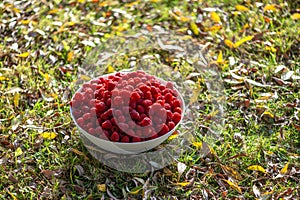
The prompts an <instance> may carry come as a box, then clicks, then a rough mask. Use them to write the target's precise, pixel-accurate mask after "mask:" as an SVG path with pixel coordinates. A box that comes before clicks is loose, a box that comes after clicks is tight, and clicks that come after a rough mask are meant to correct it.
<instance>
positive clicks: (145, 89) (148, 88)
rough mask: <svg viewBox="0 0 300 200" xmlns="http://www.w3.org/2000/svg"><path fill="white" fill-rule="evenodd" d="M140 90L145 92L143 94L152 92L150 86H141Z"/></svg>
mask: <svg viewBox="0 0 300 200" xmlns="http://www.w3.org/2000/svg"><path fill="white" fill-rule="evenodd" d="M139 89H140V90H141V91H142V92H143V93H146V92H147V91H150V90H151V87H149V86H148V85H145V84H143V85H141V86H139Z"/></svg>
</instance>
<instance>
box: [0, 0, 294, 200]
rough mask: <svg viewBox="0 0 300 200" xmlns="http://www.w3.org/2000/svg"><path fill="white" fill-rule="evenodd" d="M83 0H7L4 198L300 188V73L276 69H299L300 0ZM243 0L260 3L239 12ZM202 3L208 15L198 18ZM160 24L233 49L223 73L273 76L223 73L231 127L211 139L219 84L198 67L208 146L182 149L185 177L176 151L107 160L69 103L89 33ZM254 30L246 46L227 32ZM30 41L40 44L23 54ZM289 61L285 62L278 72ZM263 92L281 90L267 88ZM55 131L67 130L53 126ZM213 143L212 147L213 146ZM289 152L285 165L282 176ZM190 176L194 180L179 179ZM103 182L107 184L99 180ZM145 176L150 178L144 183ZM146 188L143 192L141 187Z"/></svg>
mask: <svg viewBox="0 0 300 200" xmlns="http://www.w3.org/2000/svg"><path fill="white" fill-rule="evenodd" d="M80 2H81V1H65V0H56V1H53V2H47V3H41V2H40V1H34V0H32V1H28V4H27V6H26V7H24V6H25V3H23V2H22V3H20V4H16V5H11V4H10V3H9V1H4V2H1V3H0V38H1V43H0V97H1V98H0V133H1V134H0V142H1V143H0V144H1V145H0V199H70V198H71V199H100V198H102V197H104V198H105V199H108V198H111V197H112V196H115V197H116V198H119V199H142V198H143V197H145V199H150V198H151V197H156V198H157V199H175V197H177V199H201V198H203V199H204V197H205V196H207V198H208V199H212V198H216V199H237V198H238V199H239V198H242V197H244V198H245V199H255V198H259V197H258V196H256V195H255V193H254V191H253V187H257V188H258V189H259V191H260V197H261V198H266V199H273V198H274V199H280V198H281V199H283V198H285V197H287V196H289V195H293V197H294V198H296V197H298V196H300V194H299V189H300V188H299V170H300V164H299V163H300V162H299V161H300V160H299V159H300V157H299V156H300V150H299V149H300V137H299V135H300V134H299V127H298V126H299V125H300V121H299V118H300V112H299V111H300V103H299V99H300V93H299V88H300V87H299V86H300V80H299V78H298V79H288V80H285V81H286V82H287V83H286V84H280V80H279V83H278V82H276V80H275V78H277V79H281V78H284V73H286V72H288V71H293V72H294V75H295V76H298V77H299V76H300V68H299V66H300V59H299V58H300V52H299V49H300V48H299V45H300V41H299V37H298V35H299V33H300V32H299V31H300V29H299V25H300V21H299V19H298V20H296V19H292V15H293V14H294V13H297V12H298V13H299V4H296V3H295V2H296V1H295V2H291V1H287V3H286V2H284V1H263V3H262V5H261V6H259V4H256V3H254V2H253V1H217V2H214V1H203V2H202V1H165V0H163V1H158V2H155V1H140V2H139V3H137V4H135V5H133V6H132V5H130V4H128V3H130V2H133V1H130V2H129V1H128V2H127V1H126V2H127V3H124V2H125V1H123V2H122V3H121V2H118V3H117V4H115V5H109V4H107V5H103V4H102V7H101V6H100V5H99V2H98V3H97V1H95V2H92V1H82V3H80ZM107 2H109V1H107ZM110 2H111V1H110ZM267 3H268V4H276V6H275V8H276V10H274V11H264V8H265V6H266V4H267ZM236 4H242V5H244V6H246V7H247V8H249V11H240V12H239V13H237V12H236V8H235V5H236ZM210 7H214V8H218V9H219V10H217V14H218V15H219V17H220V19H221V22H220V24H222V28H221V29H220V30H218V31H212V30H211V29H210V28H211V27H213V26H214V25H216V24H217V23H216V22H213V20H212V19H211V18H210V15H211V13H210V12H208V11H206V10H205V8H210ZM56 9H57V10H56ZM116 9H120V10H122V12H120V10H116ZM297 9H298V10H297ZM220 11H222V12H220ZM125 12H126V14H124V13H125ZM171 12H173V13H175V15H177V16H179V18H180V17H182V19H183V20H180V19H179V20H178V19H177V18H176V17H174V15H172V14H171ZM201 13H203V16H202V17H203V20H202V22H198V21H196V19H197V15H199V14H201ZM184 17H188V18H190V21H188V20H187V21H185V20H184ZM28 20H29V21H28ZM13 21H16V24H14V23H12V22H13ZM191 21H193V22H196V23H198V29H199V30H200V31H201V32H200V35H198V36H197V35H194V34H193V30H190V27H191V25H190V23H191ZM68 22H69V23H68ZM70 22H74V24H73V23H70ZM59 23H61V24H62V26H60V25H59ZM155 25H156V26H160V27H163V28H165V29H166V30H171V31H175V32H179V33H181V34H183V35H191V36H192V38H193V39H195V41H197V42H199V43H200V44H205V43H208V42H209V43H210V46H209V49H208V53H207V56H208V57H209V58H211V59H210V62H212V63H213V62H216V60H217V58H218V55H219V53H220V52H221V53H222V56H223V60H222V62H219V63H217V64H216V66H217V68H218V69H219V72H220V74H221V77H222V79H223V80H224V81H226V80H228V79H230V80H231V81H232V80H235V79H234V77H232V75H231V74H230V71H233V73H235V74H236V75H238V76H241V77H243V78H245V79H250V80H253V81H256V82H258V83H261V84H264V85H270V87H269V86H268V87H261V86H258V85H255V84H251V83H250V84H245V82H244V81H240V82H239V83H238V84H235V83H231V82H224V93H225V102H226V111H225V116H224V118H225V119H224V120H225V124H224V127H223V129H222V130H221V132H220V138H219V139H218V140H216V141H214V142H211V140H209V137H208V135H209V133H210V130H209V129H208V128H207V127H212V124H213V123H214V120H216V119H215V117H216V116H214V113H215V112H214V111H215V110H214V108H213V106H212V105H211V104H212V102H213V99H212V95H211V94H210V92H209V91H208V88H207V87H206V82H205V78H206V77H205V75H201V76H200V77H193V78H191V79H190V80H192V81H194V82H195V83H196V85H198V86H197V87H196V88H195V90H196V92H195V95H197V102H198V103H199V109H198V110H197V114H198V118H197V120H196V121H195V122H193V126H195V127H197V128H196V129H195V131H194V132H193V133H192V134H193V135H194V136H195V137H194V140H195V141H194V142H198V143H197V144H200V143H201V142H202V147H197V146H195V145H193V144H190V145H189V147H187V150H186V151H185V152H183V153H182V154H181V155H180V157H179V158H178V159H177V161H178V162H182V163H184V164H185V165H186V166H187V169H186V170H185V171H184V172H183V174H182V175H181V177H180V178H179V179H178V170H177V163H176V162H174V163H173V164H171V165H169V166H167V167H165V168H164V169H161V170H158V171H154V172H152V173H144V174H129V173H124V172H119V171H117V170H114V169H111V168H109V167H107V166H105V165H103V164H102V163H101V162H99V161H97V160H96V159H94V158H93V157H92V156H91V155H90V154H89V153H88V151H87V149H86V148H85V147H84V145H83V143H82V141H81V140H80V136H79V133H78V130H77V129H76V128H74V127H75V126H74V123H73V122H72V120H71V118H70V115H69V100H70V98H71V96H72V94H74V91H75V89H76V87H77V86H76V83H75V81H76V80H77V79H78V75H79V74H80V67H83V66H84V58H85V56H86V55H88V53H89V52H91V51H92V50H93V48H92V47H90V46H87V45H85V44H83V43H82V41H85V40H89V41H93V42H95V44H96V45H100V44H104V45H105V44H106V42H108V41H109V38H111V37H113V36H115V35H120V34H122V33H130V32H135V31H136V32H138V31H139V30H141V29H146V28H148V29H149V30H151V29H152V28H153V26H155ZM246 25H247V26H248V27H247V26H246ZM245 26H246V27H245ZM246 36H254V38H253V39H251V40H250V41H247V42H245V43H243V44H241V45H240V46H239V47H237V48H230V47H229V46H227V45H226V44H225V40H226V39H228V40H230V41H232V42H233V43H235V42H237V41H239V40H241V39H242V38H245V37H246ZM97 43H99V44H97ZM16 44H17V48H16ZM26 52H29V55H28V56H23V57H22V54H23V53H26ZM139 53H140V52H130V53H128V54H126V55H120V56H119V57H118V60H117V61H116V62H113V63H111V64H112V65H113V67H114V68H115V70H121V69H124V68H128V67H129V66H130V62H129V58H130V56H136V57H138V58H139ZM142 53H144V54H145V55H159V56H160V59H157V60H156V61H155V62H157V63H159V66H166V67H168V69H172V70H174V71H176V70H177V71H178V72H180V74H181V76H183V77H187V76H188V75H189V74H190V73H191V72H195V71H196V70H195V69H194V67H193V66H191V65H190V64H188V62H186V61H176V60H172V59H171V57H172V55H170V53H169V52H166V51H164V50H161V49H159V48H157V49H154V50H151V49H150V50H149V49H145V50H144V51H142ZM230 59H234V60H235V63H234V64H231V63H230V62H229V60H230ZM54 60H55V62H54ZM279 65H284V66H285V69H283V70H281V71H279V72H276V69H277V67H278V66H279ZM106 67H107V66H105V70H106ZM162 69H164V68H162ZM165 69H167V68H165ZM166 71H167V70H166ZM231 73H232V72H231ZM166 74H167V73H166ZM296 78H297V77H296ZM235 81H238V80H235ZM262 93H269V94H271V95H273V98H269V99H266V100H263V97H262V96H263V95H262ZM248 100H249V105H247V103H246V101H248ZM180 131H183V132H184V131H185V130H184V129H183V128H181V130H180ZM44 132H50V133H52V132H53V133H56V134H57V137H55V138H54V139H46V138H43V137H42V136H41V134H42V133H44ZM205 142H206V143H205ZM194 144H195V143H194ZM205 144H208V145H209V147H205ZM204 150H208V153H207V154H204V155H205V156H203V151H204ZM287 163H289V164H288V171H287V172H286V174H284V175H282V177H280V176H278V174H280V171H281V170H282V169H283V168H284V166H285V165H286V164H287ZM251 165H259V166H261V167H263V168H264V169H265V170H266V173H263V172H260V171H253V170H249V169H248V167H249V166H251ZM193 170H195V171H193ZM193 173H194V176H193ZM236 174H238V175H236ZM186 176H187V177H186ZM237 176H240V178H239V177H237ZM193 178H194V179H193ZM191 180H193V182H192V183H191V184H190V185H188V186H180V185H178V183H184V182H189V181H191ZM226 180H227V181H228V180H229V181H231V182H234V183H235V184H236V185H237V186H234V185H233V186H230V185H229V184H228V182H226ZM102 184H105V185H106V190H102V189H99V185H102ZM141 187H144V190H142V189H141V190H139V189H140V188H141ZM135 189H137V190H138V192H136V194H132V193H134V192H132V191H134V190H135ZM130 191H131V193H130Z"/></svg>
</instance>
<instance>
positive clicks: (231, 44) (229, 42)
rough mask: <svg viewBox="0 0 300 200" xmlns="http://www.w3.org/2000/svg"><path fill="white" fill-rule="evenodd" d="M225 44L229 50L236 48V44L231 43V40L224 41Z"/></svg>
mask: <svg viewBox="0 0 300 200" xmlns="http://www.w3.org/2000/svg"><path fill="white" fill-rule="evenodd" d="M224 43H225V44H226V46H228V47H229V48H233V47H234V43H233V42H231V40H228V39H226V40H225V41H224Z"/></svg>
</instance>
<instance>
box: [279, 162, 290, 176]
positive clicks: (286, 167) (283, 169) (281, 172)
mask: <svg viewBox="0 0 300 200" xmlns="http://www.w3.org/2000/svg"><path fill="white" fill-rule="evenodd" d="M288 168H289V163H288V162H287V163H286V164H285V165H284V167H283V168H282V169H281V170H280V174H286V173H287V170H288Z"/></svg>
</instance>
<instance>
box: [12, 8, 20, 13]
mask: <svg viewBox="0 0 300 200" xmlns="http://www.w3.org/2000/svg"><path fill="white" fill-rule="evenodd" d="M12 10H13V11H14V12H15V13H19V12H20V10H19V9H18V8H15V7H13V9H12Z"/></svg>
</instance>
